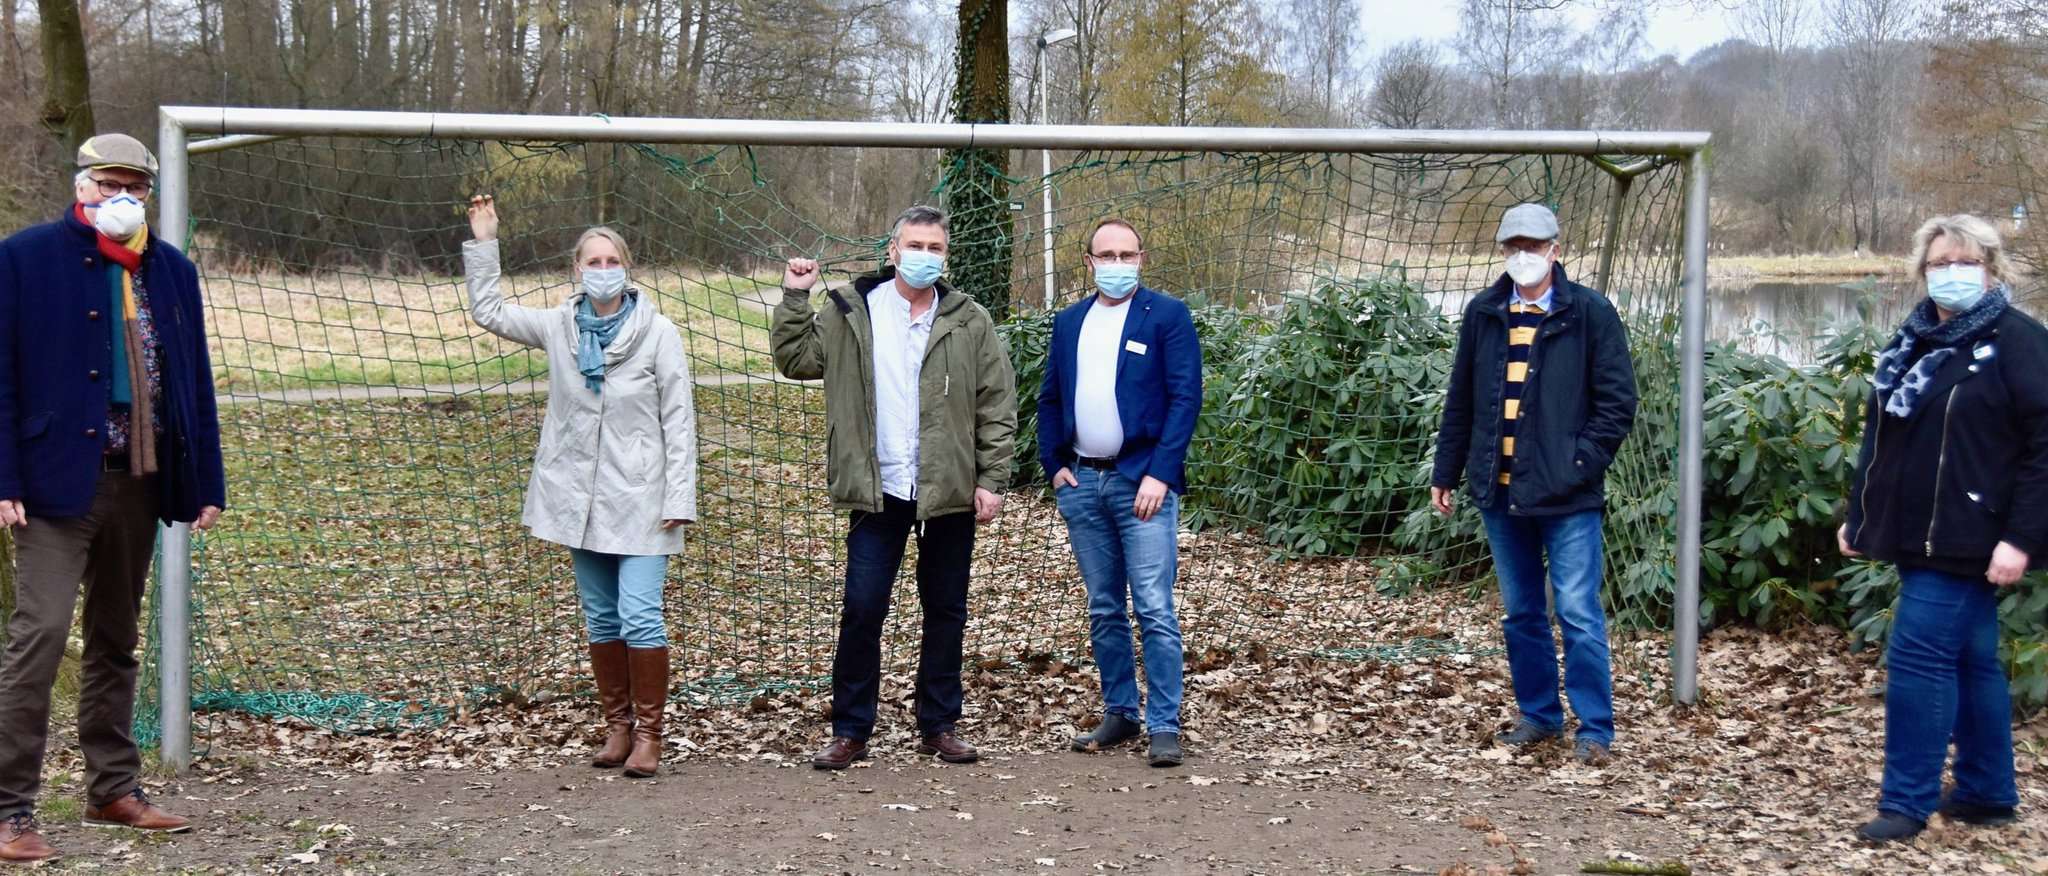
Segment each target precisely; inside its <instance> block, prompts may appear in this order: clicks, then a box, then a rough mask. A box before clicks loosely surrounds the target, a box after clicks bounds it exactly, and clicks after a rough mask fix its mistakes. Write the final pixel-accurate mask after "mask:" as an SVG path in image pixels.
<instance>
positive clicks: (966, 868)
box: [49, 751, 1685, 874]
mask: <svg viewBox="0 0 2048 876" xmlns="http://www.w3.org/2000/svg"><path fill="white" fill-rule="evenodd" d="M1261 772H1262V769H1261V767H1260V765H1258V764H1232V765H1228V766H1227V768H1225V766H1224V765H1222V764H1206V763H1204V762H1203V761H1202V760H1200V759H1199V758H1198V759H1195V760H1194V761H1192V762H1191V763H1190V764H1189V765H1188V766H1187V767H1184V768H1182V769H1179V770H1155V769H1152V768H1150V767H1148V766H1146V765H1145V764H1144V762H1143V761H1142V760H1140V759H1139V758H1138V757H1136V756H1135V755H1134V754H1127V755H1119V754H1106V755H1098V756H1084V755H1073V754H1067V753H1064V752H1060V753H1042V754H1041V753H1033V754H1018V755H996V756H991V757H989V758H987V759H986V760H985V761H984V762H983V763H981V764H977V765H973V766H949V765H945V764H939V763H936V762H933V761H931V760H929V759H927V758H920V757H916V756H914V755H912V754H910V753H909V752H907V751H891V752H880V756H879V757H878V759H877V760H876V761H873V762H870V763H869V764H868V765H866V766H862V767H858V768H855V769H853V770H849V771H847V772H845V773H843V774H833V773H824V772H819V771H815V770H812V769H810V768H809V766H808V765H801V764H789V763H786V762H781V761H780V759H779V758H768V759H758V760H756V761H753V762H744V763H736V762H716V761H690V762H685V763H684V764H682V765H680V766H677V767H674V768H672V769H670V770H669V772H668V773H667V774H666V775H664V776H663V777H661V778H658V779H655V780H652V781H631V780H626V779H623V778H618V777H617V774H616V773H615V772H611V771H598V770H592V769H588V768H583V767H580V766H575V765H563V766H557V767H553V768H548V769H537V770H523V771H512V772H503V773H493V774H485V773H461V772H454V771H445V770H444V771H429V772H418V773H385V774H380V775H371V776H354V775H340V774H334V775H329V776H303V775H299V776H294V775H288V774H281V773H279V772H273V771H265V770H249V771H246V772H243V773H240V774H237V773H235V772H229V773H224V774H219V775H215V776H212V777H210V778H207V779H202V780H198V781H192V782H186V783H183V784H181V785H177V786H173V787H168V788H166V789H165V790H164V791H163V792H162V793H161V794H160V795H159V797H160V799H161V800H163V801H164V802H166V804H167V805H174V806H176V807H177V808H178V809H179V810H180V811H181V812H185V813H189V814H192V815H194V816H197V817H200V818H202V819H203V822H202V825H201V827H200V828H199V829H198V830H196V831H195V832H193V833H191V834H187V835H184V836H179V837H137V836H135V835H132V834H128V833H126V832H121V831H113V832H108V831H94V830H86V829H84V828H80V827H77V826H75V825H64V824H51V825H49V827H50V833H51V838H52V841H53V842H55V843H57V844H58V845H59V847H60V848H62V849H64V850H65V852H66V853H67V858H66V859H65V863H64V865H63V866H60V867H58V868H57V869H58V870H60V871H68V870H72V869H77V870H79V871H81V872H82V871H84V870H88V869H92V870H97V871H99V872H105V871H106V870H108V869H111V870H114V871H116V872H119V871H122V870H130V871H156V870H162V869H171V870H180V869H186V868H200V869H215V868H218V869H223V870H227V871H230V872H252V871H266V870H275V869H291V870H294V871H300V870H303V871H307V872H314V871H328V872H347V871H351V870H352V871H354V872H358V873H373V872H378V873H381V872H391V873H484V872H501V873H557V874H573V873H617V872H655V871H670V872H673V871H684V870H689V871H704V872H737V873H758V872H791V873H845V872H876V871H880V872H910V873H935V872H936V873H997V872H1003V873H1018V872H1023V873H1080V872H1131V873H1211V872H1213V873H1243V872H1307V873H1378V872H1387V873H1408V872H1423V873H1432V874H1433V873H1438V872H1440V871H1441V870H1443V869H1444V868H1447V867H1456V866H1457V865H1460V864H1464V865H1466V866H1469V867H1471V868H1473V872H1480V873H1483V872H1486V868H1487V867H1489V866H1498V867H1503V868H1511V867H1512V866H1513V865H1514V863H1515V861H1516V856H1517V855H1518V854H1519V855H1520V856H1521V857H1522V858H1523V859H1525V860H1526V861H1528V862H1529V864H1530V867H1529V868H1528V869H1526V870H1525V871H1523V872H1530V873H1572V872H1576V871H1577V870H1578V866H1579V863H1580V862H1581V861H1583V860H1587V859H1592V858H1606V857H1608V855H1609V854H1611V853H1612V852H1613V851H1617V850H1625V851H1630V852H1634V853H1638V854H1643V855H1646V856H1652V857H1664V856H1669V857H1678V856H1680V854H1681V852H1682V850H1683V848H1684V846H1685V841H1684V838H1683V837H1682V836H1681V835H1680V833H1679V832H1678V831H1677V830H1676V829H1674V828H1671V827H1669V826H1667V825H1665V824H1664V823H1662V822H1661V821H1658V820H1655V819H1651V818H1643V817H1636V816H1631V815H1627V814H1623V813H1621V812H1618V811H1617V809H1616V804H1615V801H1613V800H1609V799H1605V797H1604V795H1603V794H1602V793H1600V792H1598V791H1597V790H1595V791H1593V792H1591V793H1587V794H1584V795H1574V797H1572V798H1567V797H1564V796H1560V795H1558V794H1556V793H1554V792H1541V791H1515V790H1506V791H1489V790H1486V789H1484V788H1480V787H1474V786H1461V785H1445V784H1441V783H1435V782H1414V781H1404V780H1402V779H1401V778H1400V777H1395V776H1384V777H1378V778H1375V779H1370V780H1367V781H1365V782H1363V783H1362V784H1354V783H1353V782H1350V781H1347V782H1345V783H1343V784H1344V785H1349V786H1350V787H1334V786H1326V787H1312V788H1300V787H1294V786H1289V785H1284V784H1274V783H1271V782H1266V781H1261V780H1259V779H1258V778H1257V777H1258V776H1259V775H1260V774H1261ZM1477 819H1485V820H1486V821H1487V822H1489V824H1481V823H1480V822H1479V821H1478V820H1477ZM1461 821H1463V822H1464V824H1463V825H1462V826H1461V823H1460V822H1461ZM1490 825H1499V829H1500V833H1494V831H1493V828H1492V827H1491V826H1490ZM1490 834H1491V835H1492V837H1493V842H1494V843H1501V842H1503V841H1509V842H1512V843H1513V848H1510V847H1508V846H1506V845H1489V841H1488V837H1489V835H1490ZM294 855H297V856H299V857H297V858H294V857H293V856H294ZM312 856H317V859H318V860H317V864H316V863H315V862H314V860H313V857H312ZM1500 872H1507V871H1506V870H1502V871H1500Z"/></svg>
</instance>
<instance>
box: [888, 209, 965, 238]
mask: <svg viewBox="0 0 2048 876" xmlns="http://www.w3.org/2000/svg"><path fill="white" fill-rule="evenodd" d="M905 225H937V226H938V227H939V230H940V231H943V232H945V233H946V235H947V236H949V237H950V236H952V233H953V230H952V229H951V228H949V227H947V225H946V211H944V210H941V209H939V208H937V207H928V206H925V205H923V204H919V205H917V206H915V207H912V208H910V209H908V210H905V211H903V212H902V213H900V214H898V215H897V216H896V224H895V225H894V226H893V227H891V228H890V229H889V242H890V243H895V242H896V241H898V240H901V239H902V238H903V226H905Z"/></svg>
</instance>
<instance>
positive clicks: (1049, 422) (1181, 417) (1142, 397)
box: [1038, 286, 1202, 493]
mask: <svg viewBox="0 0 2048 876" xmlns="http://www.w3.org/2000/svg"><path fill="white" fill-rule="evenodd" d="M1094 306H1095V296H1093V295H1090V296H1088V297H1086V298H1083V299H1081V300H1080V301H1077V302H1075V303H1073V304H1070V305H1068V306H1067V307H1066V309H1064V310H1061V311H1060V312H1059V315H1058V316H1056V317H1054V318H1053V323H1052V343H1051V345H1050V346H1049V347H1048V348H1047V356H1048V357H1049V360H1048V361H1047V362H1046V364H1045V381H1044V383H1043V384H1041V385H1040V387H1039V390H1038V462H1039V464H1040V465H1043V466H1044V467H1045V475H1046V477H1048V478H1050V477H1052V476H1053V475H1054V474H1056V473H1058V472H1059V470H1060V469H1062V468H1069V467H1071V466H1072V465H1073V464H1074V459H1075V455H1074V384H1075V381H1076V379H1077V378H1078V377H1079V368H1078V366H1077V365H1076V361H1075V360H1076V356H1077V353H1078V347H1079V345H1080V341H1081V323H1082V322H1083V321H1084V320H1085V319H1087V317H1088V309H1089V308H1091V307H1094ZM1124 306H1125V307H1128V308H1131V312H1130V314H1129V315H1127V316H1125V317H1124V336H1123V341H1122V343H1120V344H1119V347H1120V348H1121V349H1122V351H1123V352H1122V353H1121V354H1120V356H1119V358H1118V359H1117V368H1116V410H1117V419H1119V420H1122V421H1123V427H1124V446H1123V450H1122V451H1120V452H1118V453H1117V456H1116V469H1117V472H1118V473H1119V474H1122V475H1123V476H1124V477H1126V478H1129V479H1131V480H1132V481H1134V482H1135V481H1141V480H1144V478H1145V476H1146V475H1151V476H1152V477H1155V478H1158V479H1159V480H1161V481H1164V482H1165V483H1166V485H1167V486H1168V487H1171V488H1172V489H1173V491H1174V492H1176V493H1185V492H1187V461H1188V443H1189V442H1190V441H1192V440H1194V437H1195V420H1196V419H1197V418H1199V417H1200V416H1201V414H1202V342H1201V339H1200V338H1198V337H1196V335H1195V320H1194V317H1193V316H1192V315H1191V314H1190V313H1189V312H1188V306H1187V305H1186V304H1184V303H1182V302H1181V301H1180V300H1179V299H1177V298H1174V297H1172V296H1170V295H1162V294H1160V293H1158V292H1155V291H1153V290H1151V289H1147V288H1145V287H1143V286H1140V287H1138V291H1136V292H1134V293H1132V295H1131V302H1130V303H1129V304H1126V305H1124ZM1140 350H1142V351H1143V352H1140Z"/></svg>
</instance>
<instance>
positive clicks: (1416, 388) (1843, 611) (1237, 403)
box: [1001, 277, 2048, 710]
mask: <svg viewBox="0 0 2048 876" xmlns="http://www.w3.org/2000/svg"><path fill="white" fill-rule="evenodd" d="M1191 304H1192V305H1193V311H1194V318H1195V325H1196V330H1197V333H1198V334H1199V335H1200V336H1201V338H1202V345H1203V353H1204V356H1203V359H1204V363H1205V366H1204V380H1205V387H1204V389H1205V392H1204V404H1203V408H1202V417H1201V420H1200V421H1199V423H1198V425H1197V427H1196V434H1195V441H1194V445H1193V447H1192V448H1191V450H1190V452H1189V455H1188V476H1189V481H1190V492H1189V496H1188V504H1187V506H1186V510H1185V512H1184V518H1183V519H1184V520H1185V521H1186V523H1187V525H1189V526H1190V527H1194V528H1201V527H1206V526H1224V527H1228V528H1232V529H1238V530H1242V531H1247V532H1253V533H1257V534H1259V535H1260V536H1262V537H1263V538H1265V539H1266V541H1267V542H1268V543H1270V544H1272V545H1273V546H1274V547H1275V548H1276V549H1277V550H1280V551H1282V552H1286V553H1295V554H1313V555H1328V554H1335V555H1348V554H1359V553H1374V554H1378V556H1376V557H1375V559H1374V565H1375V568H1377V569H1378V570H1379V572H1380V574H1381V579H1380V583H1379V586H1380V588H1381V589H1382V590H1384V591H1390V592H1398V591H1399V590H1401V589H1404V588H1406V587H1408V586H1410V585H1411V584H1413V583H1415V582H1418V581H1436V582H1442V583H1456V582H1455V581H1453V580H1451V579H1454V578H1455V577H1456V572H1455V570H1459V569H1465V568H1477V569H1484V568H1486V567H1487V566H1486V565H1485V563H1484V562H1483V558H1484V554H1485V547H1484V540H1483V539H1481V538H1479V537H1478V529H1479V526H1478V518H1477V515H1476V514H1473V513H1472V512H1470V511H1469V510H1461V512H1460V513H1459V514H1457V515H1455V516H1453V517H1452V518H1450V519H1448V520H1446V519H1443V518H1440V517H1438V516H1437V515H1436V514H1434V513H1433V512H1431V511H1430V510H1429V508H1428V506H1427V495H1428V486H1429V471H1430V463H1431V459H1432V457H1433V455H1434V444H1435V438H1436V431H1437V426H1438V424H1439V421H1440V419H1441V417H1442V412H1443V402H1444V390H1445V385H1446V382H1447V381H1448V379H1449V375H1450V369H1451V357H1452V355H1453V348H1454V346H1455V344H1456V337H1457V336H1456V324H1455V322H1454V321H1452V320H1451V319H1449V318H1447V317H1445V316H1443V315H1442V314H1441V313H1440V312H1439V310H1438V309H1437V307H1436V306H1435V305H1434V304H1433V303H1431V301H1430V300H1429V299H1428V298H1427V297H1426V296H1424V295H1423V294H1422V293H1421V292H1420V291H1419V290H1417V289H1416V288H1415V287H1413V286H1411V285H1409V284H1408V283H1407V282H1405V280H1403V279H1401V278H1398V277H1378V278H1367V279H1357V280H1323V281H1321V282H1319V283H1318V284H1317V285H1316V287H1315V289H1314V290H1312V291H1311V292H1310V293H1308V294H1306V295H1303V296H1299V297H1294V298H1290V299H1289V300H1288V301H1287V302H1286V303H1285V304H1284V305H1281V306H1280V307H1279V308H1278V309H1277V310H1276V311H1274V312H1272V313H1270V314H1266V315H1255V314H1250V313H1246V312H1244V311H1242V310H1239V309H1237V308H1234V307H1230V306H1225V305H1208V304H1203V303H1202V302H1200V301H1193V302H1191ZM1662 328H1663V329H1665V330H1663V331H1644V332H1641V333H1639V334H1640V336H1639V337H1638V338H1637V340H1638V344H1637V347H1638V350H1637V354H1636V355H1637V371H1638V382H1639V384H1641V387H1640V388H1641V390H1642V393H1643V397H1644V404H1643V407H1642V410H1641V411H1640V413H1639V415H1638V418H1637V423H1636V427H1635V430H1634V433H1633V434H1632V435H1631V436H1630V438H1629V441H1630V442H1642V443H1647V444H1648V445H1649V446H1651V447H1658V448H1669V450H1670V457H1669V459H1671V460H1673V461H1675V459H1676V452H1675V450H1676V444H1677V435H1678V428H1677V422H1676V415H1677V414H1676V405H1675V403H1673V401H1672V398H1671V395H1672V392H1673V391H1674V390H1675V383H1676V379H1675V377H1676V368H1675V365H1674V364H1673V363H1675V362H1676V361H1677V357H1676V355H1675V354H1676V350H1675V345H1674V344H1673V343H1671V342H1669V341H1665V342H1654V341H1653V342H1649V343H1643V341H1644V339H1645V338H1647V337H1650V336H1654V337H1657V338H1666V339H1668V338H1674V337H1675V336H1676V331H1675V325H1674V324H1673V323H1672V321H1670V320H1666V321H1665V322H1664V324H1663V325H1662ZM1051 329H1052V317H1051V315H1050V314H1031V315H1027V316H1021V317H1018V318H1015V319H1012V320H1010V321H1009V322H1007V323H1005V324H1004V325H1003V326H1002V327H1001V331H1002V333H1003V336H1004V338H1005V339H1006V340H1007V341H1008V343H1009V345H1010V355H1011V357H1012V359H1013V361H1014V362H1015V364H1016V366H1017V379H1018V396H1019V398H1018V401H1019V404H1020V405H1021V406H1022V411H1021V415H1020V417H1019V426H1018V428H1019V435H1018V441H1017V448H1018V460H1019V477H1018V480H1019V482H1020V483H1024V482H1030V481H1033V480H1039V479H1042V475H1041V473H1040V472H1039V471H1038V467H1037V465H1036V462H1035V460H1036V458H1037V450H1036V444H1037V441H1036V439H1037V431H1036V415H1037V407H1038V386H1039V383H1040V381H1041V379H1042V378H1043V374H1044V364H1045V350H1046V346H1047V344H1048V342H1049V341H1050V339H1051ZM1886 337H1887V335H1886V333H1885V331H1884V330H1882V329H1880V328H1876V327H1870V326H1868V325H1866V324H1853V323H1852V324H1848V325H1844V326H1840V327H1836V328H1833V329H1830V330H1829V332H1828V339H1827V341H1826V342H1825V343H1824V344H1823V345H1822V347H1821V348H1820V350H1819V352H1818V355H1817V356H1816V364H1814V365H1810V366H1804V367H1794V366H1792V365H1789V364H1787V363H1786V362H1785V361H1784V360H1782V359H1779V358H1777V357H1773V356H1762V355H1756V354H1753V353H1747V352H1744V351H1742V350H1741V349H1740V348H1739V347H1738V346H1737V345H1735V344H1733V343H1721V344H1715V345H1713V346H1712V347H1711V349H1710V350H1709V352H1708V356H1707V361H1706V387H1705V403H1706V411H1705V413H1706V421H1705V439H1706V451H1705V459H1704V460H1703V462H1704V483H1705V493H1704V495H1703V496H1702V497H1701V503H1702V512H1703V514H1702V525H1701V539H1702V548H1703V549H1702V553H1701V557H1700V591H1701V592H1700V601H1701V605H1700V608H1701V611H1700V615H1701V620H1702V622H1703V623H1704V624H1708V625H1717V624H1725V623H1754V624H1757V625H1760V626H1765V627H1783V626H1788V625H1792V624H1801V623H1819V624H1829V625H1834V626H1840V627H1844V628H1846V629H1849V630H1850V631H1851V633H1852V636H1853V637H1854V641H1855V642H1856V643H1857V645H1858V646H1859V647H1860V646H1862V645H1863V644H1867V643H1877V642H1882V641H1883V640H1884V638H1885V636H1886V634H1887V633H1888V632H1889V631H1890V624H1891V612H1892V605H1893V603H1894V602H1895V601H1896V599H1897V596H1898V588H1899V583H1898V575H1897V573H1896V571H1895V570H1894V569H1893V568H1892V567H1891V566H1889V565H1886V564H1880V563H1874V562H1868V561H1850V562H1846V563H1845V562H1844V560H1843V558H1842V557H1841V555H1840V553H1839V551H1838V550H1837V548H1836V544H1835V530H1836V528H1837V527H1838V526H1840V524H1841V522H1842V517H1841V508H1842V503H1843V501H1844V499H1845V497H1846V496H1847V494H1848V490H1849V482H1850V479H1851V477H1852V476H1853V474H1854V470H1855V465H1856V453H1857V450H1858V446H1859V443H1860V441H1861V437H1862V428H1863V425H1862V415H1863V414H1862V409H1863V402H1864V399H1865V398H1866V396H1867V395H1868V394H1869V392H1870V385H1869V382H1868V375H1869V374H1870V373H1871V368H1872V362H1873V359H1874V357H1875V355H1876V352H1877V350H1878V349H1879V348H1880V347H1881V346H1882V345H1883V343H1884V341H1885V339H1886ZM1659 375H1662V376H1659ZM1667 381H1668V382H1670V383H1672V384H1674V385H1673V386H1668V387H1667V386H1664V385H1663V383H1664V382H1667ZM1638 452H1641V451H1640V448H1639V449H1638ZM1650 464H1651V466H1652V469H1653V470H1652V471H1651V473H1650V475H1649V477H1648V479H1647V480H1648V482H1647V483H1634V482H1633V481H1635V480H1640V479H1639V478H1638V479H1629V480H1630V481H1631V483H1628V484H1622V483H1618V482H1617V479H1613V478H1611V479H1610V480H1609V525H1608V539H1609V553H1610V556H1619V557H1631V558H1636V559H1633V560H1631V561H1628V562H1624V563H1620V564H1617V566H1616V567H1614V568H1612V570H1611V571H1610V574H1609V576H1608V581H1607V587H1608V592H1607V601H1608V604H1609V606H1610V607H1611V608H1612V610H1613V612H1614V614H1615V618H1616V621H1617V623H1619V624H1621V625H1626V626H1654V627H1662V626H1668V625H1669V624H1670V622H1671V613H1670V606H1671V603H1672V597H1673V588H1674V586H1675V576H1674V573H1673V569H1672V564H1671V556H1672V548H1673V545H1674V542H1675V535H1674V531H1673V530H1672V528H1671V525H1670V523H1669V522H1668V521H1671V520H1673V519H1675V516H1676V509H1677V501H1678V498H1677V478H1676V471H1675V469H1673V468H1658V466H1660V465H1662V463H1659V462H1658V461H1657V460H1656V458H1654V457H1652V458H1651V461H1650ZM1632 540H1633V541H1632ZM1475 559H1477V560H1482V562H1479V563H1472V562H1471V561H1473V560H1475ZM1468 563H1470V565H1468ZM2000 616H2001V622H2002V624H2003V626H2004V631H2003V632H2004V644H2003V653H2004V656H2005V660H2006V663H2007V666H2008V667H2009V669H2010V670H2011V672H2012V677H2013V693H2014V696H2015V699H2016V702H2017V703H2018V704H2019V705H2020V707H2021V708H2023V709H2026V710H2032V709H2036V708H2039V707H2041V706H2043V705H2048V576H2044V575H2040V574H2036V575H2030V576H2028V577H2027V578H2026V580H2024V581H2022V582H2021V583H2020V585H2019V586H2017V587H2014V588H2012V589H2011V590H2010V591H2009V592H2007V593H2006V594H2005V595H2004V597H2003V600H2002V602H2001V603H2000Z"/></svg>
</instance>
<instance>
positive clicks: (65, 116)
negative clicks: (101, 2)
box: [36, 0, 93, 159]
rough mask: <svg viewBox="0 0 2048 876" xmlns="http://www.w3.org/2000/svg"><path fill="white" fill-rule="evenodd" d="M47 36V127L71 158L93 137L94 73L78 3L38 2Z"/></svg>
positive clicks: (71, 0) (75, 0) (69, 0)
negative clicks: (89, 66) (87, 60)
mask: <svg viewBox="0 0 2048 876" xmlns="http://www.w3.org/2000/svg"><path fill="white" fill-rule="evenodd" d="M36 12H37V14H38V15H39V16H40V18H41V30H42V34H43V81H44V83H45V86H44V92H43V119H42V121H43V128H44V130H47V131H49V132H50V135H51V136H53V137H56V138H57V140H58V142H59V143H61V144H62V145H63V147H64V151H63V157H64V158H67V159H68V158H70V157H71V156H72V155H74V154H76V153H77V152H78V146H79V144H81V143H84V142H85V141H86V140H88V139H90V138H91V137H92V135H93V121H92V74H91V73H90V71H88V70H87V69H86V63H85V28H84V25H83V24H82V23H81V22H80V20H79V16H78V0H36Z"/></svg>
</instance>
